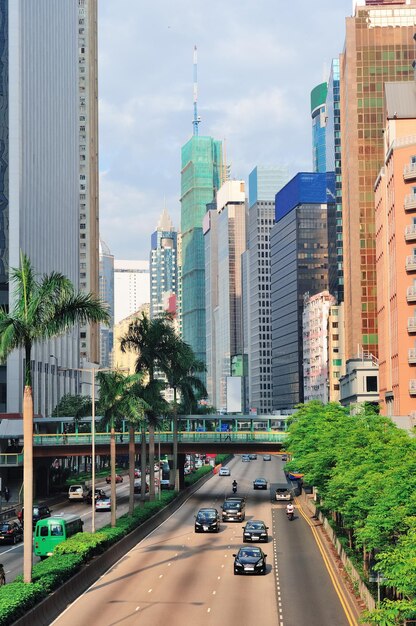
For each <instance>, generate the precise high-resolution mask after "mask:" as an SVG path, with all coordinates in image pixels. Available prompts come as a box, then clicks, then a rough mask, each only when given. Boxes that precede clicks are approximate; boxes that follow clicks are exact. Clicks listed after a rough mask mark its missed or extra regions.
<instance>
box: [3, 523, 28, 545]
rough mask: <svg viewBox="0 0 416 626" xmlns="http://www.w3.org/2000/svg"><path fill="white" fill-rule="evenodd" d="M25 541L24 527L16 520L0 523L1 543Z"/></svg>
mask: <svg viewBox="0 0 416 626" xmlns="http://www.w3.org/2000/svg"><path fill="white" fill-rule="evenodd" d="M18 541H23V528H22V526H20V524H16V522H1V523H0V543H17V542H18Z"/></svg>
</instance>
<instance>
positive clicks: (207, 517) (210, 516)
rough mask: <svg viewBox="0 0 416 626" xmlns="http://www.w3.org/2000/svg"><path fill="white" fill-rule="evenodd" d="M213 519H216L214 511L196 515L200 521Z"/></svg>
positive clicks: (201, 512)
mask: <svg viewBox="0 0 416 626" xmlns="http://www.w3.org/2000/svg"><path fill="white" fill-rule="evenodd" d="M215 518H216V514H215V511H200V512H199V513H198V519H199V520H200V521H205V520H213V519H215Z"/></svg>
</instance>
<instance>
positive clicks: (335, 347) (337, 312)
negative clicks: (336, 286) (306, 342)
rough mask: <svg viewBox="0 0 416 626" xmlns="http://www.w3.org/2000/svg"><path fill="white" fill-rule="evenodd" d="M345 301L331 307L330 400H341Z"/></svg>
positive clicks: (343, 370) (329, 334)
mask: <svg viewBox="0 0 416 626" xmlns="http://www.w3.org/2000/svg"><path fill="white" fill-rule="evenodd" d="M344 334H345V332H344V303H343V302H341V303H340V304H334V305H332V306H331V307H330V309H329V319H328V354H329V356H328V392H329V401H330V402H339V400H340V397H341V393H340V382H339V381H340V378H341V376H343V375H344V374H345V367H346V363H345V355H344V344H345V337H344Z"/></svg>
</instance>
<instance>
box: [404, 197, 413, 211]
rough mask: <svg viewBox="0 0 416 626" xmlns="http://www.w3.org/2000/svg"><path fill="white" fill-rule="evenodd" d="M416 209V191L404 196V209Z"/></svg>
mask: <svg viewBox="0 0 416 626" xmlns="http://www.w3.org/2000/svg"><path fill="white" fill-rule="evenodd" d="M414 209H416V193H409V194H408V195H407V196H405V198H404V210H405V211H413V210H414Z"/></svg>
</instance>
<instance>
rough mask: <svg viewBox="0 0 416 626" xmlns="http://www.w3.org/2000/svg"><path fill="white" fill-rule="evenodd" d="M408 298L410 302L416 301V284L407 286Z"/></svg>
mask: <svg viewBox="0 0 416 626" xmlns="http://www.w3.org/2000/svg"><path fill="white" fill-rule="evenodd" d="M406 300H407V301H408V302H416V285H414V286H413V287H408V288H407V293H406Z"/></svg>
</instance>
